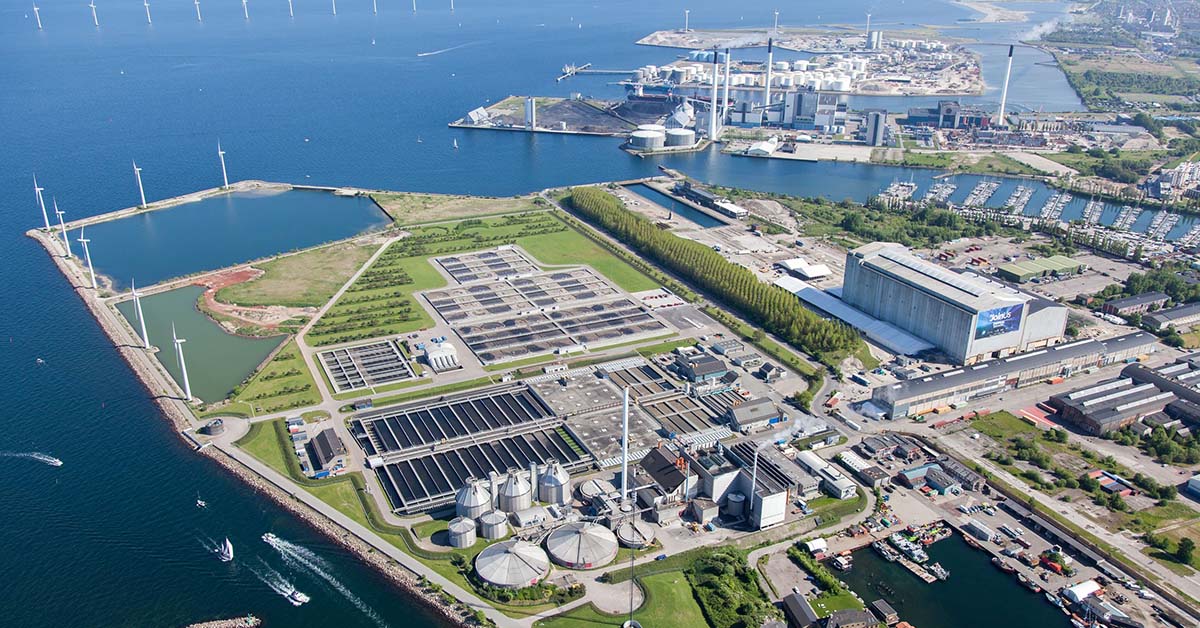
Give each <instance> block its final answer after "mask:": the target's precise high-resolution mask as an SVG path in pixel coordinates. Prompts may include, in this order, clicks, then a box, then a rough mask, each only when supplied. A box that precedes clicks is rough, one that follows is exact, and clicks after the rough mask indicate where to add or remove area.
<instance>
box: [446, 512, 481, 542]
mask: <svg viewBox="0 0 1200 628" xmlns="http://www.w3.org/2000/svg"><path fill="white" fill-rule="evenodd" d="M447 532H448V534H449V535H450V547H459V548H462V547H471V546H472V545H475V521H473V520H471V519H468V518H466V517H455V518H453V519H451V520H450V526H449V528H447Z"/></svg>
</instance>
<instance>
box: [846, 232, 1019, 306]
mask: <svg viewBox="0 0 1200 628" xmlns="http://www.w3.org/2000/svg"><path fill="white" fill-rule="evenodd" d="M850 254H851V256H853V257H855V258H858V259H859V260H861V261H860V262H859V263H861V264H862V265H863V266H865V267H868V268H870V269H871V270H873V271H875V272H878V273H881V274H884V275H887V276H889V277H892V278H894V279H896V280H898V281H902V282H904V283H906V284H908V285H910V286H912V287H913V288H916V289H917V290H920V291H922V292H925V293H926V294H929V295H930V296H932V297H934V298H936V299H940V300H942V301H946V302H948V303H950V304H952V305H955V306H957V307H960V308H962V309H964V310H967V311H969V312H974V313H979V312H984V311H987V310H990V309H993V308H998V307H1005V306H1009V305H1015V304H1017V303H1024V302H1026V301H1028V300H1029V297H1028V296H1027V295H1025V294H1023V293H1021V292H1018V291H1016V290H1013V289H1011V288H1007V287H1004V286H1001V285H1000V284H995V283H993V284H991V285H989V284H988V283H986V282H983V281H980V280H979V278H977V277H972V276H970V275H964V274H960V273H955V272H952V271H949V270H947V269H945V268H942V267H941V266H937V265H936V264H931V263H929V262H927V261H925V260H923V259H921V258H919V257H917V256H915V255H913V254H912V253H910V252H909V251H908V249H907V248H906V247H904V246H902V245H900V244H896V243H894V242H872V243H870V244H865V245H863V246H860V247H858V248H857V249H854V250H853V251H851V252H850Z"/></svg>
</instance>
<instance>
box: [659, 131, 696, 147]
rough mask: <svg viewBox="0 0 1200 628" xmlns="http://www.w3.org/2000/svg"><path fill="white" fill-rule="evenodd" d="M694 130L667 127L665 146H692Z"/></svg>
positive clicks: (694, 140) (694, 137)
mask: <svg viewBox="0 0 1200 628" xmlns="http://www.w3.org/2000/svg"><path fill="white" fill-rule="evenodd" d="M695 143H696V132H695V131H693V130H692V129H667V143H666V145H667V146H693V145H695Z"/></svg>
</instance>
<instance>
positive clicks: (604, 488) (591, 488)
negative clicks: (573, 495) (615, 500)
mask: <svg viewBox="0 0 1200 628" xmlns="http://www.w3.org/2000/svg"><path fill="white" fill-rule="evenodd" d="M616 490H617V487H615V486H613V484H612V482H609V481H608V480H597V479H591V480H588V481H586V482H584V483H583V484H580V485H579V497H581V498H582V499H583V501H585V502H588V503H591V502H592V500H594V499H596V498H597V497H599V496H601V495H608V494H609V493H612V492H615V491H616Z"/></svg>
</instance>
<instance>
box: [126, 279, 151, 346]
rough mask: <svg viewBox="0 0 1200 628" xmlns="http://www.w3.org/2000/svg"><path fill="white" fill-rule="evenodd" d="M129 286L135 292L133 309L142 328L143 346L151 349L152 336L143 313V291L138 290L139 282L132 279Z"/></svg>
mask: <svg viewBox="0 0 1200 628" xmlns="http://www.w3.org/2000/svg"><path fill="white" fill-rule="evenodd" d="M129 287H130V290H131V291H132V292H133V311H134V312H136V313H137V319H138V324H139V325H141V328H142V347H144V348H145V349H146V350H149V349H150V336H148V335H147V334H146V317H145V316H144V315H143V314H142V293H140V292H138V291H137V283H136V282H134V281H133V280H132V279H130V280H129Z"/></svg>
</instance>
